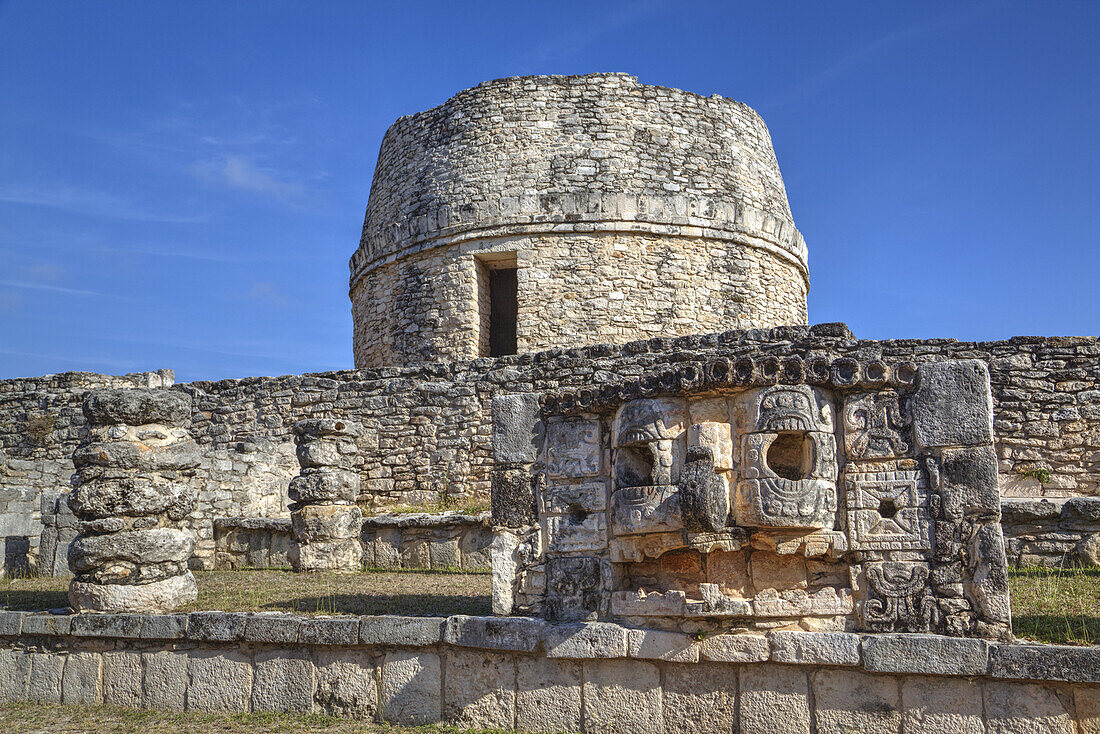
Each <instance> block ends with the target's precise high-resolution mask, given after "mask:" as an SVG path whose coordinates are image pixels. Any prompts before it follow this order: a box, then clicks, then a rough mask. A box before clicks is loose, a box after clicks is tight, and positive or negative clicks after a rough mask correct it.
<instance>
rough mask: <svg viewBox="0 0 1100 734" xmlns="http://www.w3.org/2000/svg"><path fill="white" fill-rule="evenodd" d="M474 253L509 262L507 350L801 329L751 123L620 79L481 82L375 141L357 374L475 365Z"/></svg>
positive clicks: (767, 148)
mask: <svg viewBox="0 0 1100 734" xmlns="http://www.w3.org/2000/svg"><path fill="white" fill-rule="evenodd" d="M486 251H497V252H508V251H512V252H515V253H518V255H519V263H518V266H519V273H520V284H519V300H520V303H521V304H522V305H521V312H520V314H519V326H520V331H521V333H520V351H521V352H522V351H523V350H524V349H539V348H544V347H549V346H554V345H559V344H562V345H570V346H575V345H584V344H594V343H600V342H618V343H621V342H624V341H628V340H629V339H637V338H644V337H647V336H650V335H652V334H653V333H655V332H656V331H658V330H659V331H661V332H662V333H665V334H676V335H678V334H685V333H689V332H691V331H695V332H698V331H701V330H705V329H707V328H716V327H718V326H719V325H721V326H725V327H726V328H728V327H730V326H739V327H765V326H776V325H781V324H801V323H805V318H806V315H805V293H806V290H807V288H808V281H807V265H806V246H805V243H804V242H803V240H802V236H801V235H800V234H799V233H798V231H797V230H796V229H795V227H794V222H793V220H792V217H791V212H790V207H789V205H788V203H787V196H786V192H785V191H784V188H783V179H782V177H781V175H780V173H779V166H778V163H777V162H776V158H775V153H774V151H773V150H772V144H771V138H770V136H769V134H768V131H767V127H766V126H765V125H764V122H763V120H761V119H760V116H759V115H757V114H756V113H755V112H754V111H753V110H751V109H750V108H749V107H747V106H746V105H744V104H742V103H740V102H735V101H733V100H729V99H725V98H723V97H721V96H718V95H713V96H710V97H703V96H700V95H697V94H692V93H691V92H684V91H681V90H678V89H668V88H664V87H654V86H649V85H645V84H640V83H638V80H637V79H636V78H634V77H631V76H627V75H625V74H592V75H587V76H539V77H518V78H511V79H499V80H496V81H492V82H486V83H484V84H481V85H479V86H477V87H475V88H473V89H467V90H465V91H463V92H459V93H458V94H456V95H455V96H454V97H452V98H451V99H449V100H448V101H447V102H445V103H444V104H442V105H440V106H438V107H435V108H433V109H430V110H426V111H424V112H420V113H417V114H415V115H411V116H408V117H403V118H401V119H399V120H398V121H397V122H395V123H394V124H393V125H392V126H391V127H390V129H389V130H388V131H387V133H386V135H385V137H384V138H383V140H382V146H381V150H380V151H379V155H378V164H377V167H376V169H375V173H374V181H373V183H372V185H371V194H370V201H369V202H368V204H367V211H366V216H365V218H364V223H363V235H362V238H361V240H360V244H359V248H358V250H357V251H356V252H355V254H354V255H353V256H352V258H351V263H350V268H351V281H350V283H351V299H352V308H353V316H354V320H355V360H356V365H357V366H359V367H377V366H383V365H404V364H416V363H424V362H430V361H440V360H444V359H446V360H454V359H469V358H472V357H475V356H477V355H478V354H479V352H478V351H477V348H478V343H479V340H478V335H477V334H476V333H472V331H473V330H474V329H475V327H476V326H477V314H478V310H477V308H476V300H477V293H476V281H477V278H476V274H475V269H476V267H477V264H476V261H475V257H477V256H478V254H479V253H484V252H486ZM528 267H530V272H525V271H526V269H527V268H528ZM593 288H596V289H597V290H601V291H606V293H603V292H601V293H598V294H597V295H596V297H586V298H583V299H577V298H575V297H571V296H570V294H571V292H573V291H574V290H577V289H579V290H580V291H581V292H588V291H590V290H591V289H593ZM612 294H614V295H612ZM688 294H693V295H694V297H695V299H696V301H697V302H699V303H702V302H703V301H704V300H709V302H710V304H720V305H719V306H718V307H717V308H714V309H713V312H711V310H708V309H696V308H695V306H694V304H690V305H686V304H684V303H683V298H685V297H689V296H688ZM765 294H766V295H765ZM607 299H610V300H613V301H614V303H613V304H612V306H613V307H612V308H611V309H610V311H611V312H613V313H617V314H618V316H619V319H618V320H617V321H615V322H613V323H607V321H608V317H607V313H608V312H609V309H608V308H607ZM561 302H564V303H565V304H566V306H567V310H568V311H570V312H571V313H570V315H569V316H568V317H565V318H554V316H556V315H557V314H556V312H555V308H554V307H555V304H558V303H561ZM674 302H675V304H676V306H675V308H673V303H674ZM547 310H549V312H547ZM720 316H725V317H727V318H725V319H721V318H719V317H720ZM693 321H694V322H695V323H691V322H693Z"/></svg>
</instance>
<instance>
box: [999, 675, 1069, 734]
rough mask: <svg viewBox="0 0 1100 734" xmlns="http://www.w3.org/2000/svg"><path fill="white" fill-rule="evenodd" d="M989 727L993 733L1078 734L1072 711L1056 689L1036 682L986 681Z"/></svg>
mask: <svg viewBox="0 0 1100 734" xmlns="http://www.w3.org/2000/svg"><path fill="white" fill-rule="evenodd" d="M984 690H985V715H986V726H987V730H988V731H989V733H990V734H1040V732H1042V733H1043V734H1074V732H1075V729H1076V727H1075V725H1074V722H1073V718H1072V716H1071V715H1070V713H1069V711H1067V710H1066V707H1065V705H1064V704H1063V702H1062V700H1061V699H1060V698H1059V697H1058V694H1057V693H1056V692H1055V691H1054V689H1053V688H1049V687H1047V686H1042V685H1035V684H1034V683H1005V682H998V681H990V682H987V683H986V684H985V688H984Z"/></svg>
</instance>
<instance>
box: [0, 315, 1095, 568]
mask: <svg viewBox="0 0 1100 734" xmlns="http://www.w3.org/2000/svg"><path fill="white" fill-rule="evenodd" d="M716 350H720V351H721V352H722V353H723V354H727V355H735V356H736V355H741V354H758V355H759V354H808V353H810V352H827V353H830V354H837V355H879V356H882V357H883V358H884V359H886V360H887V361H897V360H902V359H912V360H915V361H928V360H939V359H971V358H974V359H981V360H983V361H985V362H986V363H987V364H988V365H989V371H990V378H991V382H992V388H993V398H994V419H995V423H994V432H995V438H996V447H997V452H998V456H999V458H1000V461H1001V466H1000V471H1001V478H1002V492H1003V494H1005V495H1006V496H1047V497H1058V496H1073V495H1100V340H1098V339H1097V338H1096V337H1017V338H1014V339H1009V340H1006V341H998V342H958V341H955V340H951V339H937V340H892V341H868V340H857V339H855V338H854V337H853V336H852V335H851V333H850V332H849V331H848V330H847V329H846V328H844V327H843V326H838V325H821V326H816V327H811V328H807V327H789V328H781V329H776V330H752V331H740V332H738V331H734V332H725V333H722V334H709V335H701V336H691V337H683V338H679V339H676V340H669V339H654V340H650V341H647V342H645V341H644V342H634V343H630V344H626V345H621V346H608V345H601V346H595V347H588V348H577V349H572V350H549V351H545V352H540V353H537V354H526V355H516V356H511V357H502V358H498V359H477V360H472V361H467V362H454V363H448V364H438V365H427V366H424V367H409V368H400V369H399V368H385V369H377V370H349V371H344V372H332V373H325V374H316V375H287V376H283V377H250V378H244V379H235V380H222V381H220V382H194V383H187V384H182V385H177V386H176V387H175V388H174V389H179V390H185V391H187V392H190V393H191V395H192V397H193V405H194V406H195V407H194V410H195V412H194V415H193V416H192V428H191V431H192V435H193V436H194V437H195V439H196V441H198V442H199V444H200V446H201V448H202V450H203V453H204V459H203V466H202V467H200V470H199V475H200V477H201V479H202V482H203V484H202V486H201V487H200V494H199V506H198V509H197V510H196V513H195V517H196V520H195V523H196V524H195V532H196V536H197V546H196V560H195V565H201V566H205V567H209V566H212V565H213V556H214V541H213V520H214V518H216V517H229V516H234V515H244V516H254V517H255V516H267V517H279V516H286V514H287V513H286V501H287V499H286V491H287V484H288V483H289V481H290V478H291V477H292V476H294V475H295V474H296V473H297V470H298V466H297V460H296V459H295V457H294V446H293V441H292V440H291V437H290V426H291V425H293V423H294V422H295V421H297V420H301V419H303V418H311V417H343V418H347V419H349V420H355V421H359V422H362V423H363V425H364V427H365V429H366V430H365V435H364V437H363V438H362V439H360V441H361V443H360V456H361V458H362V465H361V468H360V473H361V477H362V486H363V489H364V491H365V492H367V493H368V494H369V496H368V497H363V498H361V504H368V505H369V504H371V503H373V504H374V505H375V506H376V507H377V506H382V505H385V504H387V503H389V504H396V503H408V504H413V505H417V504H421V503H426V502H430V501H434V500H438V499H439V498H440V497H441V496H444V495H448V494H450V495H459V494H471V493H472V494H477V495H480V496H482V497H484V498H487V497H488V494H489V486H490V478H489V473H490V468H491V461H492V452H491V448H490V445H489V441H490V435H491V430H490V429H491V425H490V415H491V410H490V403H491V399H492V395H493V394H495V393H498V392H537V391H542V390H548V389H555V388H558V387H570V386H581V385H585V384H597V383H599V382H600V381H601V380H606V379H611V378H620V377H631V376H636V375H638V374H640V373H641V372H643V371H645V370H648V369H651V368H653V367H654V366H656V365H661V364H667V363H673V362H676V361H681V360H689V359H695V358H697V357H701V356H705V355H707V354H713V353H715V351H716ZM102 379H104V380H107V379H110V378H106V377H104V378H102ZM13 383H19V385H18V386H17V385H15V384H13ZM49 385H50V383H43V382H39V383H34V382H28V381H0V394H3V395H6V396H8V398H7V400H6V401H5V402H4V403H3V404H2V406H3V413H2V414H0V424H8V425H10V424H11V422H12V421H15V422H16V423H17V424H18V422H19V421H22V420H23V415H24V414H25V413H26V411H27V410H28V406H31V407H33V408H34V409H37V406H38V405H39V403H40V402H41V401H46V403H47V404H50V402H51V401H53V402H54V403H56V402H57V401H61V402H64V403H65V405H66V406H68V407H66V408H65V410H66V411H68V412H67V413H65V414H66V415H68V416H69V420H70V421H71V420H72V417H73V416H74V415H76V414H78V413H79V410H80V407H79V403H80V400H82V398H83V394H82V392H81V393H80V394H79V395H78V394H77V392H79V391H76V392H72V391H71V390H70V392H65V391H64V390H60V391H59V392H58V393H56V394H55V393H53V392H50V390H51V389H52V388H50V387H49ZM66 389H67V390H69V388H66ZM65 401H68V402H65ZM69 426H70V427H69V428H67V429H65V431H66V432H64V433H62V432H57V433H55V434H54V435H56V436H58V437H59V438H58V439H57V442H56V443H54V444H51V448H50V449H49V451H50V452H52V453H51V455H54V456H56V457H57V458H56V459H47V460H46V464H45V466H46V469H43V468H41V465H40V461H39V460H35V459H33V458H31V457H32V456H33V454H31V455H28V458H19V459H13V458H12V457H11V449H10V448H8V447H9V446H12V445H20V444H22V443H23V441H24V440H25V439H24V438H23V437H22V435H21V434H20V431H22V429H21V428H18V427H17V429H16V431H15V432H14V433H9V434H6V438H5V442H6V443H5V449H4V450H5V452H7V453H6V458H5V464H4V467H5V469H4V473H3V475H2V477H0V493H3V492H10V493H14V494H18V493H19V492H24V493H26V495H27V496H28V497H30V498H34V504H35V507H34V508H33V509H32V510H31V515H30V517H32V518H33V522H32V523H30V524H32V525H35V526H37V522H38V518H37V517H35V515H36V514H37V513H38V506H37V505H38V503H37V498H38V496H39V495H40V494H41V492H42V491H43V490H53V491H56V490H57V488H58V485H59V484H61V485H62V487H63V488H67V487H68V475H69V474H70V473H71V471H72V469H71V468H66V465H68V467H71V462H69V460H68V458H64V457H68V456H70V455H71V453H72V450H73V449H74V448H75V446H76V428H75V427H74V426H72V425H71V423H70V424H69ZM69 432H71V433H72V436H69ZM51 462H52V463H51ZM51 467H52V468H51ZM33 537H35V538H37V530H35V531H34V535H33ZM35 545H37V543H35Z"/></svg>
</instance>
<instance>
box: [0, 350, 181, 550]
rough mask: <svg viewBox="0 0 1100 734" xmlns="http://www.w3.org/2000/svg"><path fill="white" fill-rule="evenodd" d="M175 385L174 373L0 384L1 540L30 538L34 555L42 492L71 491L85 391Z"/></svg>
mask: <svg viewBox="0 0 1100 734" xmlns="http://www.w3.org/2000/svg"><path fill="white" fill-rule="evenodd" d="M174 381H175V376H174V374H173V373H172V370H158V371H157V372H137V373H134V374H129V375H99V374H95V373H91V372H64V373H60V374H56V375H43V376H41V377H21V378H16V379H13V380H0V539H4V540H5V542H7V539H8V538H12V539H16V538H28V539H29V541H30V542H29V544H28V546H27V548H26V552H27V553H29V554H30V556H31V557H32V558H33V557H34V556H36V555H37V553H38V543H39V535H40V533H41V530H42V524H41V511H40V498H41V495H42V492H43V490H54V491H56V490H58V489H59V488H64V489H68V487H69V478H70V477H71V476H72V474H73V471H74V467H73V460H72V456H73V451H74V450H75V449H76V447H77V444H78V443H79V440H80V429H81V428H82V427H83V425H84V414H83V413H82V412H81V404H82V403H83V402H84V396H85V395H86V394H87V393H88V391H89V390H94V389H97V388H103V387H166V386H168V385H171V384H172V383H173V382H174ZM11 542H13V543H14V540H13V541H11ZM5 565H6V564H5ZM0 572H2V571H0Z"/></svg>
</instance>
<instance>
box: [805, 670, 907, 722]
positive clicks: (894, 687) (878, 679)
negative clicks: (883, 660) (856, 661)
mask: <svg viewBox="0 0 1100 734" xmlns="http://www.w3.org/2000/svg"><path fill="white" fill-rule="evenodd" d="M812 679H813V687H814V712H815V718H816V719H817V730H818V731H819V732H822V733H824V732H835V733H836V734H842V733H844V732H849V731H857V732H860V733H861V734H898V732H900V731H901V701H900V699H899V694H898V682H897V679H896V678H894V677H893V676H885V675H868V674H867V673H857V672H855V671H848V670H818V671H817V672H815V673H814V674H813V676H812Z"/></svg>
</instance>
